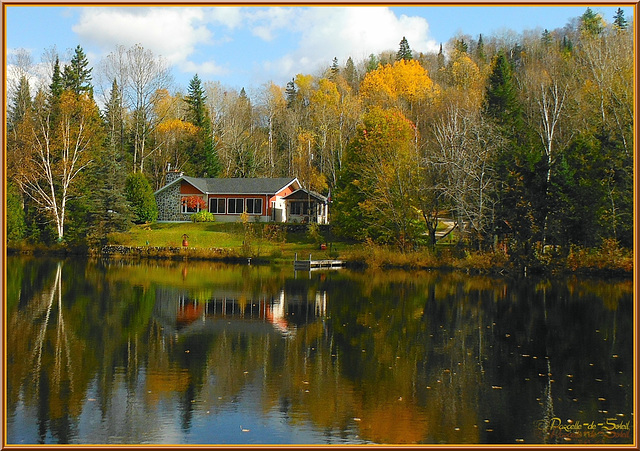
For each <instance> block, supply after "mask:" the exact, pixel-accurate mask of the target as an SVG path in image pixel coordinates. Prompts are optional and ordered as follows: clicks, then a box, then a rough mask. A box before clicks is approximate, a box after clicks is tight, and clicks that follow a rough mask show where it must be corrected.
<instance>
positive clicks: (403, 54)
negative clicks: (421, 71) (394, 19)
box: [396, 36, 413, 61]
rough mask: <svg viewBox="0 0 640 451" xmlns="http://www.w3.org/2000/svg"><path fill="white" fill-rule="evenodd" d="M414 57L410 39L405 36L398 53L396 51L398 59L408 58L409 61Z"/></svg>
mask: <svg viewBox="0 0 640 451" xmlns="http://www.w3.org/2000/svg"><path fill="white" fill-rule="evenodd" d="M411 59H413V54H412V52H411V48H410V47H409V41H407V38H405V37H404V36H403V37H402V40H401V41H400V48H399V49H398V53H396V61H400V60H406V61H409V60H411Z"/></svg>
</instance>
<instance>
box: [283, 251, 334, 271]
mask: <svg viewBox="0 0 640 451" xmlns="http://www.w3.org/2000/svg"><path fill="white" fill-rule="evenodd" d="M343 266H344V262H343V261H342V260H312V259H311V255H309V260H298V256H297V254H296V259H295V261H294V262H293V269H294V270H296V271H311V270H312V269H320V268H327V269H331V268H342V267H343Z"/></svg>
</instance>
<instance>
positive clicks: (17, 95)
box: [7, 75, 31, 130]
mask: <svg viewBox="0 0 640 451" xmlns="http://www.w3.org/2000/svg"><path fill="white" fill-rule="evenodd" d="M30 108H31V92H30V90H29V80H28V79H27V77H25V76H24V75H23V76H22V77H20V81H19V83H18V89H17V90H16V91H15V92H14V93H13V95H12V96H11V102H10V104H9V108H8V111H7V113H8V114H7V126H8V129H9V130H12V129H14V128H15V127H16V126H17V124H18V123H19V122H20V121H21V120H22V118H23V117H24V115H25V114H26V113H27V112H28V111H29V109H30Z"/></svg>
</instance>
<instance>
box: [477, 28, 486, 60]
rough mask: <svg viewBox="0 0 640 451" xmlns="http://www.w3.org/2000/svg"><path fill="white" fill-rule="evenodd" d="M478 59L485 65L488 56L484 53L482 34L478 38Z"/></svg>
mask: <svg viewBox="0 0 640 451" xmlns="http://www.w3.org/2000/svg"><path fill="white" fill-rule="evenodd" d="M476 58H477V60H478V61H480V62H482V63H485V62H486V60H487V55H486V54H485V52H484V41H483V40H482V33H480V36H479V37H478V45H477V46H476Z"/></svg>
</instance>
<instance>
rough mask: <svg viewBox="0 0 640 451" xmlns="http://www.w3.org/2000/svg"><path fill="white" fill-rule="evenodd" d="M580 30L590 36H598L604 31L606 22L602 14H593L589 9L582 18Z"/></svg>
mask: <svg viewBox="0 0 640 451" xmlns="http://www.w3.org/2000/svg"><path fill="white" fill-rule="evenodd" d="M580 30H581V31H582V32H583V33H586V34H588V35H590V36H596V35H599V34H600V33H602V30H604V20H602V16H601V15H600V14H596V13H594V12H593V10H592V9H591V8H587V10H586V11H585V12H584V14H583V15H582V16H581V17H580Z"/></svg>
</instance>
